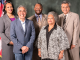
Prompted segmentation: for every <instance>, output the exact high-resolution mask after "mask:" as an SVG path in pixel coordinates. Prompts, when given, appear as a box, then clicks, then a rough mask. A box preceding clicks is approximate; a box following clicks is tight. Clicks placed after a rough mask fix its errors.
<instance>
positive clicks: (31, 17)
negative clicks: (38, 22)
mask: <svg viewBox="0 0 80 60" xmlns="http://www.w3.org/2000/svg"><path fill="white" fill-rule="evenodd" d="M34 17H35V15H32V16H30V17H28V18H27V19H29V20H32V19H33V18H34Z"/></svg>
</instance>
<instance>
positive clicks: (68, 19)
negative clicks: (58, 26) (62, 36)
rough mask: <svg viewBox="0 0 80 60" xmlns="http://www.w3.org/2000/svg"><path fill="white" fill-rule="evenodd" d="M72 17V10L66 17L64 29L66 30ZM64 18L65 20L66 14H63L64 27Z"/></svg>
mask: <svg viewBox="0 0 80 60" xmlns="http://www.w3.org/2000/svg"><path fill="white" fill-rule="evenodd" d="M70 18H71V12H69V13H68V17H67V18H66V24H65V26H64V29H65V30H66V28H67V26H68V23H69V21H70ZM63 20H64V14H62V27H63Z"/></svg>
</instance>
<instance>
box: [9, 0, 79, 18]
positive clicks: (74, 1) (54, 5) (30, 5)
mask: <svg viewBox="0 0 80 60" xmlns="http://www.w3.org/2000/svg"><path fill="white" fill-rule="evenodd" d="M7 1H11V2H12V3H13V5H14V8H15V11H17V7H18V6H19V5H24V6H25V7H26V8H27V11H28V13H27V17H29V16H31V15H33V14H34V13H35V12H34V5H35V3H37V2H39V3H41V4H42V5H43V13H45V14H47V13H48V12H49V11H55V12H57V13H58V14H61V13H62V12H61V8H60V4H61V2H62V1H64V0H7ZM68 1H69V2H70V3H71V11H72V12H75V13H78V14H79V15H80V0H68Z"/></svg>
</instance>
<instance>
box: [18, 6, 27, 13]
mask: <svg viewBox="0 0 80 60" xmlns="http://www.w3.org/2000/svg"><path fill="white" fill-rule="evenodd" d="M20 7H23V8H25V10H26V12H27V9H26V7H25V6H23V5H20V6H19V7H18V8H17V12H18V9H19V8H20Z"/></svg>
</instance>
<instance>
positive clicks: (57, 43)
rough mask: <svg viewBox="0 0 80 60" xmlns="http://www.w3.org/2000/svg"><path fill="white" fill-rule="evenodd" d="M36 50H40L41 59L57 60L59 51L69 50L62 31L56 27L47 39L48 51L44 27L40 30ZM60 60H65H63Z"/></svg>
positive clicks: (66, 39)
mask: <svg viewBox="0 0 80 60" xmlns="http://www.w3.org/2000/svg"><path fill="white" fill-rule="evenodd" d="M38 48H40V49H41V58H42V59H44V58H50V59H54V60H58V56H59V53H60V51H62V50H65V49H67V48H69V41H68V38H67V36H66V34H65V32H64V31H63V29H62V28H61V27H60V26H58V25H57V28H56V29H54V30H53V31H52V33H51V35H50V37H49V43H48V49H47V39H46V29H45V26H44V27H43V28H42V29H41V31H40V33H39V37H38ZM61 60H65V59H64V58H63V59H61Z"/></svg>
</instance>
